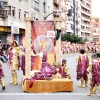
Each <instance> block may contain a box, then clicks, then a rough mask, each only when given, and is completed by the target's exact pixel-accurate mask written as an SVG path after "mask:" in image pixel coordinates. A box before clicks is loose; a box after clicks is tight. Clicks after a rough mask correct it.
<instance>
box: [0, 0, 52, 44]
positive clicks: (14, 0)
mask: <svg viewBox="0 0 100 100" xmlns="http://www.w3.org/2000/svg"><path fill="white" fill-rule="evenodd" d="M51 12H53V0H0V39H1V40H2V41H4V42H6V38H7V37H9V36H10V35H11V33H12V30H11V26H15V28H16V27H17V29H18V32H17V33H13V34H14V38H15V40H17V41H18V42H20V40H21V38H22V36H23V35H25V17H30V18H32V19H33V20H44V18H45V17H46V16H47V15H48V14H49V13H51ZM47 20H53V14H52V15H50V16H48V17H47Z"/></svg>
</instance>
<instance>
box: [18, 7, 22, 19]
mask: <svg viewBox="0 0 100 100" xmlns="http://www.w3.org/2000/svg"><path fill="white" fill-rule="evenodd" d="M18 17H19V19H20V18H21V10H20V9H19V11H18Z"/></svg>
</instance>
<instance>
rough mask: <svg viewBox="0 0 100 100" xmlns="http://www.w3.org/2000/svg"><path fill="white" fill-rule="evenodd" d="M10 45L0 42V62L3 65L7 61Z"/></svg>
mask: <svg viewBox="0 0 100 100" xmlns="http://www.w3.org/2000/svg"><path fill="white" fill-rule="evenodd" d="M9 47H10V45H9V44H8V43H6V42H2V41H1V40H0V60H1V61H2V62H4V63H6V62H7V60H8V50H9Z"/></svg>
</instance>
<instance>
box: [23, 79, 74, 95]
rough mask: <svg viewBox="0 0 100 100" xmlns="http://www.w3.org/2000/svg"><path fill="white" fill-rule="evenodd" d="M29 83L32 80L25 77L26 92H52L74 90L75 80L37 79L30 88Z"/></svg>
mask: <svg viewBox="0 0 100 100" xmlns="http://www.w3.org/2000/svg"><path fill="white" fill-rule="evenodd" d="M29 85H30V81H29V80H24V79H23V82H22V89H23V91H24V92H28V93H32V92H37V93H50V92H64V91H68V92H69V91H70V92H71V91H73V81H72V80H71V79H52V80H36V81H35V82H34V83H33V86H32V87H31V88H29Z"/></svg>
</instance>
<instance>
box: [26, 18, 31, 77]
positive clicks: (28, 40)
mask: <svg viewBox="0 0 100 100" xmlns="http://www.w3.org/2000/svg"><path fill="white" fill-rule="evenodd" d="M31 21H32V19H31V18H25V77H27V78H28V77H29V76H30V71H31Z"/></svg>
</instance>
